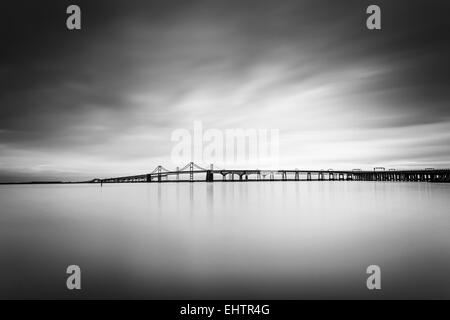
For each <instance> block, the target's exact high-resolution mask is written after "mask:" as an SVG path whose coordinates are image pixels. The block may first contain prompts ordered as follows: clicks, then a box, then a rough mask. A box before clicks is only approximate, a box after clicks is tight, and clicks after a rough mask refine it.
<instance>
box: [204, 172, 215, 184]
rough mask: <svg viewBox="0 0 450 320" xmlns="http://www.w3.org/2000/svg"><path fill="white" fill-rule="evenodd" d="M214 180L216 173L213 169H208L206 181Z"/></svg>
mask: <svg viewBox="0 0 450 320" xmlns="http://www.w3.org/2000/svg"><path fill="white" fill-rule="evenodd" d="M213 181H214V174H213V173H212V171H211V170H208V171H206V182H213Z"/></svg>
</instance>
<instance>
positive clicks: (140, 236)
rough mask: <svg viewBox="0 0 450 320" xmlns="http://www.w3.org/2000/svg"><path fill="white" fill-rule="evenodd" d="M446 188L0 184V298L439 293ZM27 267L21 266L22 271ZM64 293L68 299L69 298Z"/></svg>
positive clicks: (448, 249)
mask: <svg viewBox="0 0 450 320" xmlns="http://www.w3.org/2000/svg"><path fill="white" fill-rule="evenodd" d="M449 191H450V186H449V185H446V184H427V183H383V182H378V183H376V182H374V183H372V182H362V183H360V182H285V183H283V182H265V183H264V182H262V183H261V182H247V183H239V182H236V183H233V182H224V183H222V182H220V183H162V184H157V183H155V184H123V185H103V187H99V186H95V185H63V186H51V185H48V186H0V203H1V204H2V210H1V214H0V219H1V220H0V254H1V257H2V264H1V268H2V269H1V274H2V276H3V280H2V283H3V284H4V285H3V286H2V287H0V297H68V292H66V290H65V289H64V284H65V276H66V275H65V267H67V265H69V264H78V265H80V266H81V267H82V271H83V275H84V277H85V278H84V281H85V286H84V287H85V288H86V290H84V291H83V292H82V293H80V297H88V298H94V297H100V298H101V297H103V298H110V297H134V298H235V299H236V298H255V299H258V298H344V297H356V298H371V297H373V295H371V292H368V291H367V289H366V288H365V280H366V274H365V269H366V267H367V266H368V265H370V264H378V265H380V266H381V268H382V272H383V283H384V284H386V286H385V287H384V288H383V290H382V292H381V293H379V294H378V295H377V296H376V297H386V298H393V297H400V298H417V297H425V298H430V297H434V298H442V297H447V298H448V297H450V281H449V277H448V276H447V270H448V268H449V267H450V235H449V233H448V230H449V227H450V217H449V215H448V207H449V204H450V200H449V199H450V197H449ZM30 266H32V268H30ZM72 296H73V295H71V297H72Z"/></svg>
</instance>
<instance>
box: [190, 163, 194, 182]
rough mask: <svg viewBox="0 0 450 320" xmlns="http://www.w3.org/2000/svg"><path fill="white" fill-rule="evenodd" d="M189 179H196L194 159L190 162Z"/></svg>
mask: <svg viewBox="0 0 450 320" xmlns="http://www.w3.org/2000/svg"><path fill="white" fill-rule="evenodd" d="M189 180H190V181H191V182H193V181H194V163H193V162H192V161H191V162H190V163H189Z"/></svg>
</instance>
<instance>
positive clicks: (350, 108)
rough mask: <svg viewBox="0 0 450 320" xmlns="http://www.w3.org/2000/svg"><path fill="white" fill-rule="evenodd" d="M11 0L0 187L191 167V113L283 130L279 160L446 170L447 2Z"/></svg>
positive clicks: (1, 53) (449, 126)
mask: <svg viewBox="0 0 450 320" xmlns="http://www.w3.org/2000/svg"><path fill="white" fill-rule="evenodd" d="M8 2H9V3H8V4H6V3H5V4H4V3H2V5H1V13H2V17H1V19H0V34H1V41H2V44H1V50H0V182H5V181H30V180H64V181H69V180H70V181H78V180H85V179H92V178H97V177H110V176H120V175H128V174H140V173H146V172H150V171H152V170H153V169H154V168H155V167H156V166H157V165H160V164H161V165H164V166H165V167H167V168H175V167H176V166H183V165H184V164H185V163H174V161H173V157H172V156H171V154H172V151H173V148H174V145H175V142H174V141H173V140H172V134H173V133H174V131H175V130H178V129H186V130H193V125H194V123H195V122H196V121H197V122H198V121H200V122H201V123H202V125H203V127H204V128H205V129H217V130H221V131H222V132H225V130H227V129H236V128H247V129H249V128H250V129H256V130H259V129H277V130H279V164H278V166H279V168H285V169H290V168H302V169H303V168H304V169H309V168H311V169H321V168H325V169H328V168H334V169H352V168H363V169H371V168H373V167H375V166H383V167H386V168H429V167H433V168H448V167H450V104H449V102H450V90H449V84H450V81H449V77H450V73H449V70H450V62H449V58H448V57H450V41H449V40H450V39H449V37H450V36H449V33H448V31H447V32H446V30H450V28H449V27H450V20H449V18H448V12H449V10H448V9H450V5H449V4H448V1H444V0H442V1H440V0H428V1H425V0H423V1H411V0H408V1H406V0H398V1H386V0H376V1H364V0H357V1H353V0H348V1H331V0H328V1H323V0H314V1H306V0H265V1H260V0H259V1H256V0H239V1H236V0H226V1H225V0H220V1H216V0H207V1H194V0H183V1H178V0H176V1H175V0H164V1H153V0H148V1H141V0H137V1H118V0H108V1H106V0H101V1H100V0H96V1H92V0H91V1H79V0H75V1H65V0H52V1H49V0H42V1H31V0H29V1H20V2H19V1H14V2H13V1H8ZM70 4H77V5H79V6H80V8H81V15H82V16H81V23H82V29H81V30H77V31H69V30H68V29H67V28H66V18H67V16H68V15H67V14H66V8H67V6H69V5H70ZM370 4H377V5H378V6H379V7H380V8H381V23H382V29H381V30H372V31H371V30H368V29H367V28H366V19H367V17H368V15H367V14H366V8H367V6H368V5H370ZM201 165H207V164H206V163H201ZM217 165H219V164H217ZM223 165H224V164H222V166H223ZM225 165H229V166H231V167H233V166H234V167H236V166H238V164H233V163H230V164H225ZM247 166H249V167H251V166H252V164H251V163H250V164H247Z"/></svg>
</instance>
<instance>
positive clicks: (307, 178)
mask: <svg viewBox="0 0 450 320" xmlns="http://www.w3.org/2000/svg"><path fill="white" fill-rule="evenodd" d="M306 180H308V181H311V180H312V177H311V172H308V173H307V174H306Z"/></svg>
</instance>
